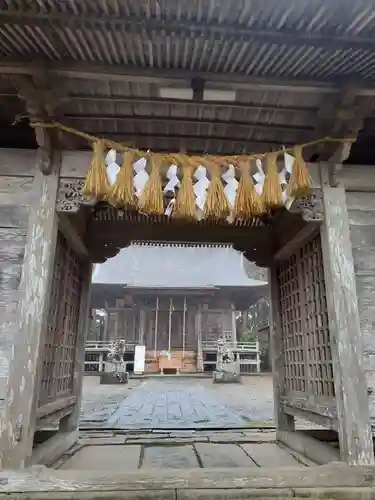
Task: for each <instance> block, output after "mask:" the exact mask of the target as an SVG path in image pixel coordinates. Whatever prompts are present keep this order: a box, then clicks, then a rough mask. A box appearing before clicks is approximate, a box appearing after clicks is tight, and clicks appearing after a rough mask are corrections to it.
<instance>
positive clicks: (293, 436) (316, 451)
mask: <svg viewBox="0 0 375 500" xmlns="http://www.w3.org/2000/svg"><path fill="white" fill-rule="evenodd" d="M277 439H278V441H280V442H281V443H284V444H285V445H286V446H288V447H289V448H290V449H292V450H294V451H296V452H297V453H300V454H301V455H302V456H304V457H306V458H308V459H309V460H312V461H313V462H315V463H316V464H320V465H323V464H329V463H331V462H338V461H339V460H340V454H339V451H338V450H337V449H335V448H334V447H333V446H332V445H331V444H329V443H322V442H321V441H318V440H317V439H314V438H312V437H310V436H306V435H305V434H303V433H302V432H298V431H295V432H288V431H278V433H277Z"/></svg>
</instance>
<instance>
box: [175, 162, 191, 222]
mask: <svg viewBox="0 0 375 500" xmlns="http://www.w3.org/2000/svg"><path fill="white" fill-rule="evenodd" d="M194 169H195V167H194V166H193V165H190V164H189V163H185V164H183V165H182V166H181V170H182V181H181V185H180V188H179V190H178V193H177V196H176V203H175V206H174V211H173V216H174V217H176V218H178V219H195V193H194V186H193V173H194Z"/></svg>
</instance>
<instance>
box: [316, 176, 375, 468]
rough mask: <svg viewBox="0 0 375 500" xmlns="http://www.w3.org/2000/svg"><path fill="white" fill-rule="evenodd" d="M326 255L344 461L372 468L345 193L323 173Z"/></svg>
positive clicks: (341, 452)
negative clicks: (331, 183) (334, 185)
mask: <svg viewBox="0 0 375 500" xmlns="http://www.w3.org/2000/svg"><path fill="white" fill-rule="evenodd" d="M322 184H323V185H324V187H323V204H324V210H325V218H324V222H323V225H322V250H323V259H324V275H325V283H326V294H327V303H328V316H329V329H330V336H331V349H332V359H333V368H334V370H333V371H334V382H335V398H336V404H337V414H338V431H339V438H340V454H341V459H342V460H343V461H345V462H347V463H349V464H350V465H366V464H374V450H373V442H372V434H371V424H370V416H369V407H368V395H367V385H366V378H365V372H364V367H363V345H362V334H361V328H360V320H359V312H358V300H357V292H356V284H355V273H354V264H353V254H352V245H351V240H350V229H349V220H348V211H347V205H346V197H345V189H344V188H343V187H337V188H332V187H330V186H329V182H328V176H327V173H326V171H325V170H322Z"/></svg>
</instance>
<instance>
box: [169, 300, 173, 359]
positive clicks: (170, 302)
mask: <svg viewBox="0 0 375 500" xmlns="http://www.w3.org/2000/svg"><path fill="white" fill-rule="evenodd" d="M172 310H173V301H172V297H171V298H170V299H169V317H168V352H171V340H172V339H171V335H172Z"/></svg>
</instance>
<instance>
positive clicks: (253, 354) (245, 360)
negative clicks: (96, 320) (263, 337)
mask: <svg viewBox="0 0 375 500" xmlns="http://www.w3.org/2000/svg"><path fill="white" fill-rule="evenodd" d="M116 340H117V339H116ZM119 340H121V339H119ZM112 342H113V340H111V339H109V340H97V341H91V340H88V341H87V342H86V345H85V353H86V354H88V355H90V354H96V355H97V356H96V359H95V360H87V361H86V360H85V371H87V372H90V370H88V368H89V365H90V366H92V367H94V370H91V371H93V372H102V371H105V362H106V354H107V353H108V351H109V348H110V346H111V344H112ZM135 345H136V344H134V343H126V351H127V352H134V348H135ZM232 349H233V351H234V352H235V353H237V354H238V357H239V361H240V367H241V372H242V373H251V372H253V371H254V369H253V368H252V367H255V371H256V372H257V373H259V372H260V347H259V341H258V340H256V341H254V342H237V343H236V345H235V346H233V347H232ZM202 351H203V352H204V353H209V352H211V353H216V351H217V343H216V342H215V341H209V342H202ZM128 363H129V362H128ZM203 363H204V364H213V362H212V361H204V362H203ZM96 366H97V369H96Z"/></svg>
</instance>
